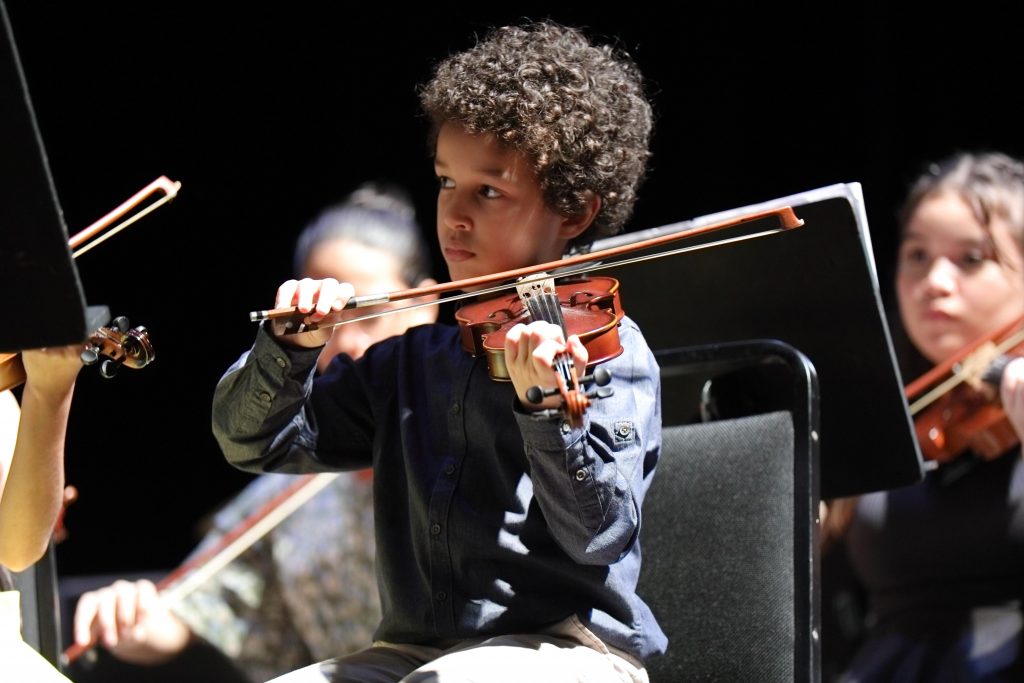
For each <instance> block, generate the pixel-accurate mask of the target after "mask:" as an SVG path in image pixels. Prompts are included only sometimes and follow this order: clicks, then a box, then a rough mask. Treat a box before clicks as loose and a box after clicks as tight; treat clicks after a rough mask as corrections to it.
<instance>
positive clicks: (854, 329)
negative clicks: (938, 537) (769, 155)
mask: <svg viewBox="0 0 1024 683" xmlns="http://www.w3.org/2000/svg"><path fill="white" fill-rule="evenodd" d="M780 206H792V207H793V209H794V211H795V212H796V214H797V216H798V217H799V218H802V219H803V220H804V222H805V224H804V226H803V227H801V228H797V229H795V230H790V231H787V232H784V233H781V234H777V235H772V236H769V237H764V238H759V239H754V240H750V241H745V242H737V243H733V244H728V245H725V246H720V247H716V248H714V249H711V250H704V251H696V252H691V253H686V254H680V255H675V256H669V257H664V258H660V259H656V260H651V261H645V262H642V263H636V264H632V265H624V266H619V267H616V268H614V269H611V270H610V272H611V274H612V275H614V276H616V277H618V278H619V280H620V281H621V283H622V295H621V296H622V304H623V308H624V310H625V312H626V314H627V315H629V316H630V317H632V318H633V319H634V320H636V321H637V323H638V324H639V325H640V327H641V329H642V330H643V332H644V335H645V336H646V338H647V341H648V342H649V344H650V346H651V348H653V349H655V350H658V349H672V348H678V347H688V346H701V345H707V344H716V343H721V342H733V341H743V340H750V339H777V340H780V341H782V342H785V343H786V344H789V345H790V346H792V347H794V348H796V349H797V350H799V351H800V352H802V353H803V354H805V355H806V356H807V357H808V358H809V359H810V361H811V362H812V363H813V364H814V367H815V368H816V370H817V373H818V380H819V387H820V398H821V434H820V435H819V437H820V440H821V441H820V449H821V450H820V453H821V467H820V472H821V486H820V492H821V495H822V497H824V498H831V497H836V496H846V495H854V494H859V493H865V492H868V491H878V490H883V489H890V488H896V487H900V486H906V485H909V484H912V483H914V482H917V481H919V480H920V479H921V478H922V477H923V473H924V466H923V461H922V459H921V454H920V451H919V449H918V445H917V440H916V438H915V436H914V430H913V423H912V422H911V419H910V416H909V411H908V409H907V402H906V399H905V398H904V394H903V381H902V379H901V377H900V372H899V369H898V366H897V363H896V357H895V353H894V350H893V344H892V339H891V335H890V333H889V328H888V324H887V321H886V318H885V313H884V309H883V306H882V302H881V296H880V294H879V288H878V277H877V274H876V270H875V264H874V257H873V254H872V251H871V242H870V235H869V233H868V229H867V218H866V215H865V212H864V200H863V196H862V194H861V188H860V185H859V184H857V183H844V184H837V185H832V186H828V187H823V188H819V189H816V190H812V191H809V192H805V193H802V194H798V195H792V196H789V197H783V198H780V199H776V200H772V201H769V202H765V203H763V204H758V205H754V206H747V207H742V208H739V209H734V210H731V211H727V212H722V213H719V214H714V215H711V216H704V217H702V218H698V219H694V220H692V221H687V222H683V223H676V224H672V225H667V226H664V227H661V228H653V229H651V230H647V231H642V232H638V233H631V234H628V235H624V236H621V237H616V238H609V239H605V240H602V241H599V242H597V243H595V244H594V250H595V251H597V250H599V249H604V248H608V247H612V246H618V245H620V244H623V243H628V242H632V241H638V240H641V239H647V238H651V237H657V236H660V235H663V234H668V233H673V232H679V231H685V230H688V229H691V228H694V227H698V226H701V225H707V224H710V223H714V222H718V221H722V220H726V219H728V218H731V217H733V216H740V215H744V214H750V213H754V212H756V211H762V210H765V209H770V208H778V207H780ZM777 225H778V221H777V220H776V219H765V220H763V221H760V220H759V221H756V222H755V223H753V224H750V226H748V228H747V232H755V231H759V230H765V229H769V228H772V227H777ZM716 235H717V234H716V233H711V234H709V235H707V236H706V237H701V238H699V240H700V241H710V240H713V239H715V238H716ZM678 245H679V246H686V245H687V242H686V241H685V240H684V241H682V242H680V243H678ZM671 246H672V245H669V248H670V247H671ZM665 248H666V247H661V248H659V250H664V249H665ZM758 381H759V380H758V379H756V378H755V379H754V380H752V381H751V382H752V383H751V384H750V386H753V387H755V389H756V384H757V382H758ZM686 389H687V391H686V392H683V391H678V392H677V391H676V390H675V388H674V387H673V385H672V384H671V383H670V382H666V383H665V385H664V387H663V401H662V402H663V407H664V410H665V413H666V415H665V417H666V420H667V421H666V424H670V423H671V422H669V421H668V420H669V419H670V418H671V417H672V416H671V415H670V413H671V412H672V411H676V412H684V413H697V412H698V410H699V406H698V405H693V402H692V400H690V399H685V400H677V397H678V396H683V395H687V396H693V395H699V393H700V392H696V394H694V392H691V391H689V389H691V387H686ZM731 393H733V394H735V392H731ZM685 401H690V402H689V403H688V404H687V403H685Z"/></svg>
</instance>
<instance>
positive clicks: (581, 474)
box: [576, 469, 587, 481]
mask: <svg viewBox="0 0 1024 683" xmlns="http://www.w3.org/2000/svg"><path fill="white" fill-rule="evenodd" d="M586 478H587V471H586V470H585V469H578V470H576V481H583V480H584V479H586Z"/></svg>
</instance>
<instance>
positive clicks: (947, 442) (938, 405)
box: [906, 318, 1024, 463]
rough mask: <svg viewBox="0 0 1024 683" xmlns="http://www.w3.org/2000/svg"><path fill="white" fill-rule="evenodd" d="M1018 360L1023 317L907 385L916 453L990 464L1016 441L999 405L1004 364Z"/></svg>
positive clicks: (1021, 352)
mask: <svg viewBox="0 0 1024 683" xmlns="http://www.w3.org/2000/svg"><path fill="white" fill-rule="evenodd" d="M1019 356H1024V318H1020V319H1018V320H1015V321H1013V322H1012V323H1010V324H1008V325H1005V326H1003V327H1002V328H1000V329H998V330H995V331H994V332H993V333H991V334H989V335H986V336H985V337H983V338H981V339H978V340H976V341H974V342H973V343H971V344H970V345H968V346H967V347H966V348H965V349H963V350H961V351H960V352H958V353H957V354H956V355H954V356H953V357H952V358H950V359H948V360H947V361H945V362H944V363H942V364H941V365H938V366H936V367H935V368H933V369H932V370H930V371H929V372H927V373H926V374H924V375H922V376H921V377H920V378H918V379H917V380H915V381H913V382H911V383H910V384H909V385H907V388H906V395H907V399H908V401H909V402H910V414H911V415H912V416H913V417H914V431H915V433H916V434H917V440H918V443H919V444H920V447H921V454H922V455H923V456H924V457H925V458H927V459H929V460H935V461H936V462H940V463H943V462H948V461H950V460H952V459H954V458H956V457H958V456H960V455H961V454H963V453H964V452H966V451H968V450H970V451H973V452H974V453H975V454H976V455H978V456H979V457H980V458H982V459H985V460H993V459H995V458H998V457H999V456H1001V455H1003V454H1005V453H1006V452H1007V451H1009V450H1010V449H1012V448H1013V447H1014V446H1016V445H1018V444H1019V443H1020V437H1019V436H1018V435H1017V432H1016V431H1014V429H1013V426H1012V425H1011V424H1010V420H1009V418H1008V417H1007V416H1006V413H1005V412H1004V411H1003V408H1002V405H1001V404H1000V402H999V384H1000V382H1001V380H1002V372H1003V370H1004V369H1005V367H1006V365H1007V364H1008V363H1009V362H1010V361H1011V360H1013V359H1014V358H1016V357H1019Z"/></svg>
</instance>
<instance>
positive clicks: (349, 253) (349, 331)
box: [303, 239, 437, 372]
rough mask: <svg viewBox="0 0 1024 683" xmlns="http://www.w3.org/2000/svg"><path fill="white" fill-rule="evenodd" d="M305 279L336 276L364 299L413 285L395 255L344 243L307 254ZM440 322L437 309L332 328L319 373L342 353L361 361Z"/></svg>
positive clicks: (324, 245) (331, 242) (330, 242)
mask: <svg viewBox="0 0 1024 683" xmlns="http://www.w3.org/2000/svg"><path fill="white" fill-rule="evenodd" d="M303 275H304V276H305V277H310V278H313V279H314V280H319V279H323V278H327V277H333V278H336V279H337V280H339V281H341V282H349V283H351V284H352V286H353V287H355V289H356V294H363V295H365V294H380V293H384V292H394V291H398V290H402V289H409V288H410V287H412V286H413V285H412V284H410V283H408V282H406V281H405V278H404V277H403V276H402V269H401V265H400V264H399V262H398V260H397V259H396V258H395V257H394V256H393V255H392V254H390V253H389V252H387V251H384V250H382V249H375V248H374V247H370V246H367V245H365V244H361V243H359V242H354V241H351V240H346V239H334V240H326V241H324V242H321V243H319V244H317V245H316V247H314V248H313V250H312V251H311V252H310V254H309V259H308V260H307V261H306V266H305V269H304V273H303ZM428 284H433V280H427V281H424V282H421V283H416V285H417V286H422V285H428ZM408 303H409V302H408V301H398V302H395V303H393V304H384V305H382V306H377V307H374V308H372V309H368V310H370V311H372V312H376V311H380V310H384V309H385V308H402V307H403V306H405V305H407V304H408ZM362 313H363V312H362V311H359V310H353V311H348V312H346V314H345V316H344V317H345V318H359V317H361V315H362ZM436 317H437V308H435V307H433V306H428V307H425V308H417V309H413V310H410V311H401V312H399V313H392V314H390V315H386V316H381V317H379V318H368V319H365V320H358V321H356V322H353V323H348V324H346V325H339V326H337V327H335V328H334V333H333V334H332V335H331V340H330V341H329V342H327V346H325V347H324V350H323V351H322V352H321V353H320V357H319V359H318V360H317V369H318V370H320V372H324V371H325V370H326V369H327V366H328V365H329V364H330V362H331V359H332V358H334V357H335V356H337V355H338V354H339V353H347V354H348V355H349V356H351V357H352V358H359V357H360V356H362V355H363V352H365V351H366V349H367V348H369V347H370V345H371V344H375V343H377V342H379V341H381V340H382V339H387V338H388V337H391V336H394V335H397V334H402V333H403V332H405V330H406V329H408V328H409V327H412V326H413V325H422V324H424V323H431V322H434V319H435V318H436Z"/></svg>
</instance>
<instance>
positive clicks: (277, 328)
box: [271, 278, 355, 348]
mask: <svg viewBox="0 0 1024 683" xmlns="http://www.w3.org/2000/svg"><path fill="white" fill-rule="evenodd" d="M353 296H355V289H354V288H353V287H352V285H350V284H349V283H347V282H338V281H337V280H335V279H334V278H326V279H323V280H311V279H310V278H305V279H302V280H288V281H287V282H285V283H284V284H282V285H281V286H280V287H278V289H277V299H276V302H275V304H274V307H275V308H286V307H289V306H295V307H297V308H298V309H299V311H301V312H302V313H308V314H309V315H307V316H306V318H305V320H304V322H306V323H307V324H309V323H316V324H319V325H324V327H323V328H321V329H319V330H313V331H312V332H302V333H300V334H284V327H283V325H281V324H280V323H278V322H275V323H274V324H272V325H271V330H272V331H273V332H274V336H276V337H277V338H278V339H280V340H282V341H284V342H286V343H288V344H292V345H293V346H302V347H306V348H316V347H318V346H323V345H324V344H326V343H327V342H328V341H329V340H330V338H331V333H332V332H333V331H334V330H333V328H332V327H330V325H331V324H332V323H336V322H339V321H340V320H341V310H342V309H343V308H344V307H345V304H346V303H348V300H349V299H351V298H352V297H353Z"/></svg>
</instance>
